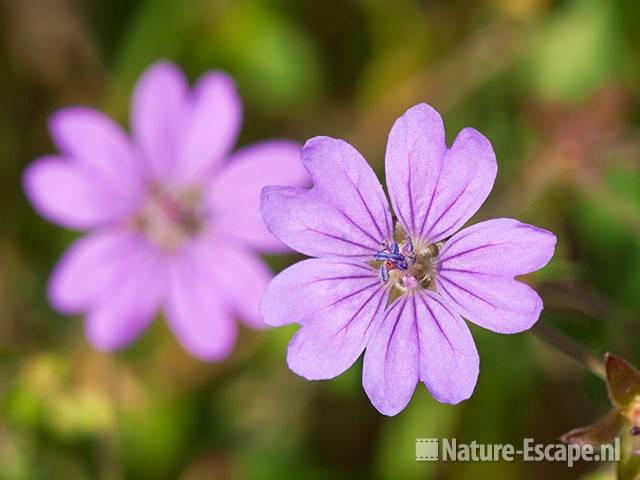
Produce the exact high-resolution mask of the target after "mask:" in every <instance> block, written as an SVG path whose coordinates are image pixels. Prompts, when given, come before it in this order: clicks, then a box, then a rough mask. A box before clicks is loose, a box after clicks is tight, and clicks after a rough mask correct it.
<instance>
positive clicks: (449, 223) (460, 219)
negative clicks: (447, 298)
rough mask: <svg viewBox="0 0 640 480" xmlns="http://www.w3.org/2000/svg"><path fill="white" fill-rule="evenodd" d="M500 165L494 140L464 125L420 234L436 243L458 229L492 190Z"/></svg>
mask: <svg viewBox="0 0 640 480" xmlns="http://www.w3.org/2000/svg"><path fill="white" fill-rule="evenodd" d="M497 173H498V164H497V162H496V156H495V153H494V152H493V147H492V146H491V142H489V140H487V139H486V138H485V137H484V135H482V134H481V133H480V132H478V131H477V130H474V129H473V128H465V129H464V130H462V131H461V132H460V133H459V134H458V136H457V137H456V139H455V140H454V142H453V145H452V146H451V148H450V149H449V150H447V153H446V154H445V157H444V161H443V163H442V170H441V171H440V173H439V179H438V182H437V185H436V190H435V192H434V195H433V198H432V199H431V200H430V204H429V207H428V213H427V215H426V216H425V218H423V224H422V225H421V226H420V228H421V236H422V237H423V238H425V239H428V241H429V242H431V243H435V242H439V241H440V240H443V239H445V238H447V237H450V236H451V235H452V234H454V233H455V232H457V231H458V230H459V229H460V227H462V226H463V225H464V224H465V223H466V222H467V221H468V220H469V219H470V218H471V217H472V216H473V215H474V214H475V213H476V212H477V211H478V209H479V208H480V207H481V206H482V204H483V203H484V201H485V200H486V199H487V197H488V196H489V193H491V189H492V188H493V184H494V182H495V179H496V174H497Z"/></svg>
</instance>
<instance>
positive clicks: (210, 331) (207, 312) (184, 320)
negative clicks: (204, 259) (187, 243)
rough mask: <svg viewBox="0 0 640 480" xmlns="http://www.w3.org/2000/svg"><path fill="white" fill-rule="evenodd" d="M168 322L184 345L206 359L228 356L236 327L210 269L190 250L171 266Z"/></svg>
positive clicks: (233, 341)
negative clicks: (213, 281) (190, 253)
mask: <svg viewBox="0 0 640 480" xmlns="http://www.w3.org/2000/svg"><path fill="white" fill-rule="evenodd" d="M166 312H167V321H168V323H169V325H170V327H171V329H172V330H173V332H174V333H175V335H176V337H177V338H178V341H179V342H180V343H181V344H182V345H183V347H184V348H185V349H186V350H187V351H189V352H191V353H192V354H193V355H195V356H197V357H198V358H200V359H202V360H206V361H215V360H220V359H223V358H225V357H227V356H228V355H229V353H230V352H231V350H232V348H233V345H234V343H235V339H236V333H237V327H236V323H235V321H234V320H233V317H232V314H231V312H230V310H229V307H228V305H227V303H226V302H225V300H224V298H223V294H222V293H221V292H220V291H218V290H217V289H216V287H215V285H214V284H213V283H212V282H211V281H210V276H209V274H208V270H207V268H206V267H205V266H204V265H203V264H201V263H200V262H199V261H198V259H197V258H195V257H192V256H189V255H188V252H184V254H183V255H179V256H178V257H176V258H175V259H174V262H173V264H172V266H171V273H170V281H169V292H168V299H167V305H166Z"/></svg>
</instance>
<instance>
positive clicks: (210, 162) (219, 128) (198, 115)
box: [175, 72, 242, 182]
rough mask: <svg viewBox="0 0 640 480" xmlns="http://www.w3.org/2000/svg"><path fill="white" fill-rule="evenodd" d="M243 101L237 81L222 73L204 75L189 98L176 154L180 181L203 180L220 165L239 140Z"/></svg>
mask: <svg viewBox="0 0 640 480" xmlns="http://www.w3.org/2000/svg"><path fill="white" fill-rule="evenodd" d="M241 124H242V102H241V100H240V97H239V96H238V92H237V91H236V86H235V82H234V81H233V79H232V78H231V77H229V76H228V75H226V74H225V73H222V72H211V73H207V74H205V75H203V76H202V77H201V78H200V79H199V80H198V81H197V83H196V85H195V86H194V89H193V91H192V92H191V94H190V95H189V97H188V100H187V105H186V111H185V117H184V123H183V125H181V130H180V133H181V139H180V145H179V148H178V151H177V157H176V162H177V164H176V170H175V174H176V177H177V180H178V181H181V182H193V181H196V182H198V181H202V179H203V175H204V176H206V175H210V174H212V173H214V172H215V170H216V169H217V168H219V167H220V166H221V164H222V162H223V161H224V160H225V158H226V157H227V155H228V154H229V152H230V151H231V149H232V148H233V145H234V144H235V142H236V139H237V137H238V133H239V131H240V127H241Z"/></svg>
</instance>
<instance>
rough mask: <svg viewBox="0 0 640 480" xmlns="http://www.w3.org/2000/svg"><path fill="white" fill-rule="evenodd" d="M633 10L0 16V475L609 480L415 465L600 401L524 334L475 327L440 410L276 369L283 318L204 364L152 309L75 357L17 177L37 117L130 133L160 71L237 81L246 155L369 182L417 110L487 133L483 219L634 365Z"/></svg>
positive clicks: (589, 410) (281, 4)
mask: <svg viewBox="0 0 640 480" xmlns="http://www.w3.org/2000/svg"><path fill="white" fill-rule="evenodd" d="M639 13H640V9H639V8H638V4H637V2H635V1H633V0H611V1H607V0H564V1H553V0H517V1H510V0H484V1H462V0H454V1H444V0H422V1H418V0H394V1H383V0H344V1H340V0H325V1H314V0H233V1H232V0H219V1H215V0H111V1H110V0H91V1H89V0H86V1H80V0H20V1H18V0H0V205H1V210H0V212H1V213H0V479H7V480H14V479H15V480H18V479H58V478H59V479H94V478H97V479H173V478H180V479H201V478H207V479H227V478H229V479H258V480H270V479H274V480H275V479H288V478H292V479H300V480H305V479H325V478H327V479H351V478H367V479H393V480H395V479H409V480H410V479H467V478H481V479H482V478H492V479H496V480H500V479H525V480H526V479H538V478H558V479H573V478H584V479H587V478H589V479H600V478H602V479H605V478H612V476H611V473H610V471H609V470H608V469H607V466H605V465H602V466H599V465H595V464H579V465H578V466H576V467H574V468H573V469H569V468H567V467H565V466H564V465H562V464H560V463H538V464H523V463H519V462H514V463H509V464H507V463H463V464H452V463H417V462H415V460H414V442H415V438H416V437H440V436H447V437H457V438H458V439H459V441H464V440H469V441H470V440H473V439H475V440H478V441H481V442H486V443H507V442H512V443H515V444H519V443H520V442H521V441H522V438H523V437H534V438H535V439H536V440H538V441H540V442H555V441H556V440H557V437H558V436H559V435H561V434H562V433H564V432H565V431H567V430H569V429H570V428H573V427H575V426H578V425H582V424H586V423H589V422H591V421H592V420H594V419H595V418H597V417H599V416H601V415H603V414H604V413H605V412H606V411H607V410H608V402H607V399H606V393H605V388H604V384H603V383H602V382H601V381H600V380H599V379H598V378H596V377H594V376H593V375H591V374H590V373H589V372H588V371H586V370H584V369H583V368H582V367H581V366H580V365H578V364H576V363H574V362H573V361H572V360H570V359H568V358H567V357H565V356H564V355H563V353H562V352H559V351H557V350H555V349H553V348H552V347H550V346H548V345H547V344H545V343H544V342H542V341H540V340H539V339H538V338H537V337H536V336H535V334H533V333H525V334H520V335H515V336H501V335H496V334H491V333H489V332H485V331H482V330H481V329H479V328H473V333H474V336H475V338H476V340H477V344H478V348H479V351H480V356H481V372H480V378H479V382H478V386H477V390H476V393H475V394H474V396H473V397H472V398H471V399H470V400H469V401H467V402H464V403H463V404H461V405H459V406H456V407H452V406H446V405H440V404H438V403H437V402H435V401H434V400H433V399H432V398H431V397H430V396H429V394H428V393H427V391H426V390H425V389H424V387H422V386H420V387H418V389H417V391H416V394H415V395H414V398H413V400H412V402H411V404H410V405H409V407H408V408H407V409H406V410H405V411H404V412H403V413H402V414H400V415H398V416H397V417H394V418H387V417H383V416H381V415H380V414H378V413H377V412H376V411H375V409H374V408H373V407H372V406H371V405H370V404H369V402H368V400H367V398H366V396H365V394H364V392H363V390H362V387H361V380H360V375H361V364H360V363H358V364H356V365H355V366H354V367H353V368H351V369H350V370H349V371H348V372H347V373H346V374H344V375H343V376H341V377H339V378H337V379H335V380H332V381H328V382H314V383H311V382H307V381H305V380H303V379H301V378H299V377H297V376H295V375H294V374H293V373H291V372H290V371H289V370H288V369H287V367H286V364H285V351H286V345H287V342H288V339H289V338H290V336H291V334H292V333H293V332H294V331H295V327H290V328H283V329H276V330H266V331H264V332H253V331H248V330H245V331H243V332H242V335H241V338H240V340H239V342H238V345H237V347H236V349H235V353H234V354H233V355H232V356H231V358H229V359H228V360H226V361H224V362H221V363H219V364H203V363H201V362H198V361H196V360H194V359H192V358H191V357H189V356H188V355H187V354H185V353H184V352H183V351H182V350H181V348H180V347H179V346H178V345H177V344H176V343H175V341H174V340H173V338H172V336H171V334H170V333H169V331H168V329H167V328H166V326H165V325H164V323H163V321H162V319H158V321H157V322H155V324H154V326H153V328H152V329H151V330H150V331H148V332H147V333H146V334H145V335H144V336H143V337H142V338H141V340H140V341H139V342H137V343H136V344H135V345H133V346H132V347H130V348H129V349H127V350H125V351H123V352H120V353H118V354H116V355H103V354H100V353H97V352H94V351H92V350H91V349H90V348H89V347H88V345H87V344H86V342H85V340H84V336H83V329H82V319H81V318H66V317H62V316H59V315H57V314H56V313H54V312H53V311H52V309H51V308H50V307H49V306H48V304H47V301H46V282H47V277H48V275H49V273H50V271H51V269H52V267H53V265H54V263H55V261H56V258H57V257H59V255H60V254H61V253H62V251H63V250H64V249H65V247H66V246H68V245H69V244H70V242H72V241H73V240H74V238H76V236H77V234H75V233H72V232H68V231H63V230H61V229H59V228H57V227H55V226H53V225H50V224H48V223H46V222H45V221H43V220H42V219H40V218H39V217H38V216H37V215H36V214H35V213H34V211H33V210H32V209H31V208H30V207H29V205H28V204H27V202H26V200H25V198H24V196H23V195H22V193H21V188H20V181H21V172H22V170H23V169H24V168H25V166H26V165H27V164H28V163H29V162H30V161H31V160H32V159H34V158H36V157H37V156H39V155H42V154H45V153H48V152H52V151H53V146H52V144H51V142H50V140H49V138H48V134H47V131H46V120H47V116H48V115H49V114H50V113H51V112H52V111H53V110H54V109H56V108H58V107H61V106H63V105H67V104H87V105H92V106H95V107H97V108H100V109H103V110H105V111H107V112H108V113H109V114H111V115H113V116H114V117H115V118H117V119H118V120H119V121H121V122H122V123H123V124H125V125H126V123H127V114H128V102H129V95H130V92H131V89H132V87H133V85H134V83H135V81H136V78H137V77H138V75H139V74H140V73H141V72H142V71H143V70H144V69H145V68H146V67H147V66H148V65H149V64H150V63H151V62H153V61H154V60H156V59H159V58H169V59H172V60H174V61H176V62H177V63H178V64H180V65H181V66H182V67H183V68H184V69H185V70H186V72H187V73H188V75H189V76H190V77H191V78H195V77H197V76H198V75H199V74H201V73H202V72H204V71H206V70H208V69H212V68H221V69H224V70H227V71H228V72H230V73H231V74H232V75H233V76H234V77H235V78H236V79H237V81H238V84H239V89H240V92H241V94H242V96H243V98H244V102H245V126H244V129H243V132H242V135H241V139H240V144H245V143H249V142H252V141H255V140H258V139H264V138H269V137H274V136H277V137H289V138H293V139H296V140H299V141H304V140H305V139H307V138H309V137H312V136H315V135H318V134H325V135H331V136H337V137H340V138H344V139H346V140H347V141H349V142H350V143H352V144H353V145H355V146H356V147H357V148H358V149H359V150H360V151H361V152H362V153H363V154H364V155H365V156H366V157H367V158H368V160H369V161H370V162H371V163H372V164H374V166H375V168H376V169H377V170H378V172H379V173H380V174H382V171H383V168H382V162H383V158H384V146H385V142H386V135H387V132H388V130H389V128H390V126H391V124H392V122H393V120H394V119H395V118H396V117H397V116H399V115H400V114H401V113H403V112H404V110H405V109H406V108H408V107H409V106H411V105H413V104H415V103H418V102H423V101H424V102H428V103H430V104H432V105H433V106H435V107H436V108H438V109H439V110H440V111H441V112H442V114H443V116H444V118H445V124H446V125H447V135H448V138H449V139H453V138H454V136H455V134H456V133H457V131H459V130H460V129H461V128H463V127H464V126H474V127H476V128H478V129H479V130H480V131H482V132H483V133H485V134H486V135H487V136H488V137H489V138H490V139H491V141H492V142H493V145H494V148H495V150H496V153H497V157H498V162H499V176H498V181H497V185H496V188H495V190H494V192H493V194H492V196H491V197H490V199H489V201H488V202H487V204H486V205H485V207H483V209H482V210H481V211H480V212H479V214H478V215H477V217H476V220H477V219H481V218H488V217H493V216H512V217H518V218H520V219H522V220H524V221H527V222H530V223H534V224H536V225H539V226H542V227H545V228H548V229H550V230H553V231H554V232H556V233H557V235H558V238H559V245H558V249H557V254H556V257H555V259H554V260H553V261H552V263H551V264H550V265H549V266H548V267H547V268H546V269H545V270H544V271H543V272H539V273H538V274H536V275H533V276H531V277H530V278H527V279H526V280H527V281H528V282H530V283H531V284H532V285H535V287H536V288H537V289H538V290H539V291H540V292H541V294H542V296H543V298H544V300H545V307H546V308H545V310H544V312H543V315H542V318H541V322H544V323H545V324H548V325H552V326H554V327H556V328H557V329H559V330H561V331H563V332H565V333H566V334H567V335H569V336H571V337H572V338H575V339H577V340H578V341H580V342H581V343H584V344H585V345H587V346H588V348H589V349H591V350H593V351H594V352H595V353H597V354H598V355H600V354H602V353H604V352H605V351H612V352H615V353H617V354H619V355H621V356H623V357H625V358H627V359H629V360H630V361H632V362H636V363H639V362H640V335H639V333H640V128H639V127H640V125H639V123H640V109H639V102H638V100H639V97H640V82H639V80H640V15H639ZM268 260H269V262H270V264H271V266H272V267H273V269H274V271H279V270H281V269H282V268H284V267H285V266H286V265H288V264H290V263H291V262H293V261H295V258H294V257H289V258H286V257H285V258H282V257H281V258H275V257H274V258H270V259H268ZM90 274H91V272H87V275H90ZM105 295H109V292H105Z"/></svg>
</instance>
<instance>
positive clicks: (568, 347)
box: [533, 322, 607, 381]
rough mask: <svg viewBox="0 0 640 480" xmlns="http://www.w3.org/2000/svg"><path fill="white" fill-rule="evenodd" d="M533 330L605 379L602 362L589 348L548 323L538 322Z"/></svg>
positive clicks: (541, 337)
mask: <svg viewBox="0 0 640 480" xmlns="http://www.w3.org/2000/svg"><path fill="white" fill-rule="evenodd" d="M533 332H534V333H535V334H536V335H537V336H538V338H540V339H541V340H543V341H544V342H545V343H547V344H550V345H552V346H554V347H555V348H557V349H558V350H560V351H561V352H563V353H564V354H565V355H567V356H569V357H571V358H572V359H573V360H575V361H576V362H578V363H579V364H580V365H582V366H583V367H585V368H587V369H588V370H589V371H591V373H593V374H594V375H595V376H597V377H599V378H601V379H602V380H605V381H606V379H607V374H606V370H605V367H604V362H603V361H602V360H601V359H600V358H598V357H597V356H596V355H594V354H593V352H591V351H590V350H589V349H587V348H586V347H584V346H583V345H581V344H580V343H578V342H576V341H575V340H573V339H572V338H569V337H567V336H566V335H565V334H563V333H561V332H560V331H558V330H556V329H555V328H554V327H552V326H550V325H549V324H545V323H542V322H539V323H538V324H537V325H536V326H535V327H534V329H533Z"/></svg>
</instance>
